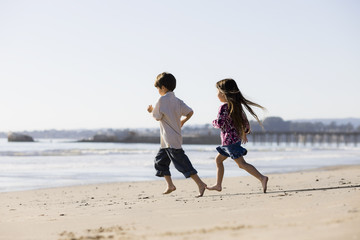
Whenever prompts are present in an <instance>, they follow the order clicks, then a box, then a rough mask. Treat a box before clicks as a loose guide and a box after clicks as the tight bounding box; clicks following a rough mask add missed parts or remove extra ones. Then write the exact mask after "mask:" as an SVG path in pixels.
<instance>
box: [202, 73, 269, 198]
mask: <svg viewBox="0 0 360 240" xmlns="http://www.w3.org/2000/svg"><path fill="white" fill-rule="evenodd" d="M216 88H217V89H218V98H219V100H220V102H223V103H224V104H223V105H221V107H220V109H219V113H218V118H217V119H216V120H214V121H213V126H214V127H215V128H220V130H221V145H222V146H219V147H217V148H216V150H217V151H218V152H219V154H218V155H217V156H216V158H215V161H216V165H217V177H216V184H215V185H214V186H212V187H208V189H209V190H216V191H221V190H222V186H221V184H222V180H223V177H224V164H223V162H224V160H225V159H227V158H228V157H231V158H232V159H233V160H234V161H235V162H236V163H237V164H238V166H239V167H240V168H242V169H244V170H245V171H247V172H248V173H250V174H251V175H253V176H254V177H256V178H257V179H259V181H260V182H261V184H262V187H263V191H264V193H266V189H267V182H268V180H269V178H268V177H267V176H264V175H262V174H261V173H260V172H259V171H258V170H257V169H256V168H255V167H254V166H253V165H251V164H248V163H247V162H245V160H244V158H243V156H244V155H246V153H247V150H246V149H245V148H243V147H242V146H241V143H246V142H247V141H248V140H247V137H246V134H249V133H250V125H249V121H248V120H247V117H246V115H245V112H244V107H245V108H246V110H248V111H249V112H250V113H251V115H253V116H254V118H255V119H256V120H257V121H258V122H259V123H260V125H262V124H261V122H260V120H259V118H258V116H257V115H256V114H255V112H254V111H253V110H252V109H251V107H250V105H251V106H256V107H259V108H261V109H263V110H264V109H265V108H264V107H262V106H260V105H259V104H256V103H254V102H251V101H249V100H247V99H246V98H244V96H243V95H242V94H241V92H240V90H239V88H238V86H237V85H236V82H235V81H234V80H233V79H224V80H221V81H219V82H217V83H216Z"/></svg>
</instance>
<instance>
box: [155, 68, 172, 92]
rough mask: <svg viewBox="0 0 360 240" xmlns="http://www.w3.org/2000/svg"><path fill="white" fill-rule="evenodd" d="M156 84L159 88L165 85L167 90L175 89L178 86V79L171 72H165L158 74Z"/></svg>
mask: <svg viewBox="0 0 360 240" xmlns="http://www.w3.org/2000/svg"><path fill="white" fill-rule="evenodd" d="M154 86H155V87H158V88H161V87H162V86H164V87H166V88H167V90H169V91H174V89H175V87H176V79H175V77H174V75H172V74H171V73H168V72H163V73H160V74H159V75H157V77H156V81H155V84H154Z"/></svg>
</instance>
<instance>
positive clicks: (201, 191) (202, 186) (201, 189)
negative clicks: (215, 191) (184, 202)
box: [190, 174, 207, 197]
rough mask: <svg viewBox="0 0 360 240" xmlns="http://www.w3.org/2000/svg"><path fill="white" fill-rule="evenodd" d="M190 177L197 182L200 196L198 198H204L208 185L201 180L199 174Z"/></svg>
mask: <svg viewBox="0 0 360 240" xmlns="http://www.w3.org/2000/svg"><path fill="white" fill-rule="evenodd" d="M190 177H191V178H192V180H194V181H195V183H196V184H197V185H198V188H199V195H197V196H196V197H202V196H203V195H204V192H205V190H206V187H207V186H206V184H205V183H204V182H203V181H202V180H201V179H200V177H199V176H198V175H197V174H193V175H191V176H190Z"/></svg>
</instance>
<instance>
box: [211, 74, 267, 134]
mask: <svg viewBox="0 0 360 240" xmlns="http://www.w3.org/2000/svg"><path fill="white" fill-rule="evenodd" d="M216 88H217V89H218V90H219V91H220V92H221V93H223V94H224V95H225V98H226V101H227V103H228V106H229V113H230V117H231V119H232V120H233V122H234V127H235V128H236V129H237V130H238V131H239V133H240V134H241V138H242V139H244V137H245V135H246V132H245V131H246V130H245V126H246V124H247V118H246V114H245V111H244V108H243V106H244V107H245V108H246V110H248V111H249V112H250V114H251V115H252V116H253V117H254V118H255V119H256V120H257V121H258V122H259V124H260V125H261V126H262V123H261V121H260V120H259V118H258V116H257V115H256V113H255V112H254V111H253V110H252V108H251V107H250V106H255V107H258V108H261V109H263V110H265V108H264V107H263V106H261V105H259V104H257V103H254V102H252V101H250V100H248V99H246V98H245V97H244V96H243V95H242V93H241V92H240V90H239V88H238V86H237V84H236V82H235V80H234V79H231V78H226V79H223V80H220V81H218V82H217V83H216Z"/></svg>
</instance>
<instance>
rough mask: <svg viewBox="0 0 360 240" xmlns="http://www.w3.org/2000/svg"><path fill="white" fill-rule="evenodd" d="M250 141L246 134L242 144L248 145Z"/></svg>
mask: <svg viewBox="0 0 360 240" xmlns="http://www.w3.org/2000/svg"><path fill="white" fill-rule="evenodd" d="M248 141H249V140H248V138H247V136H246V134H245V137H244V139H241V143H244V144H245V143H247V142H248Z"/></svg>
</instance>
